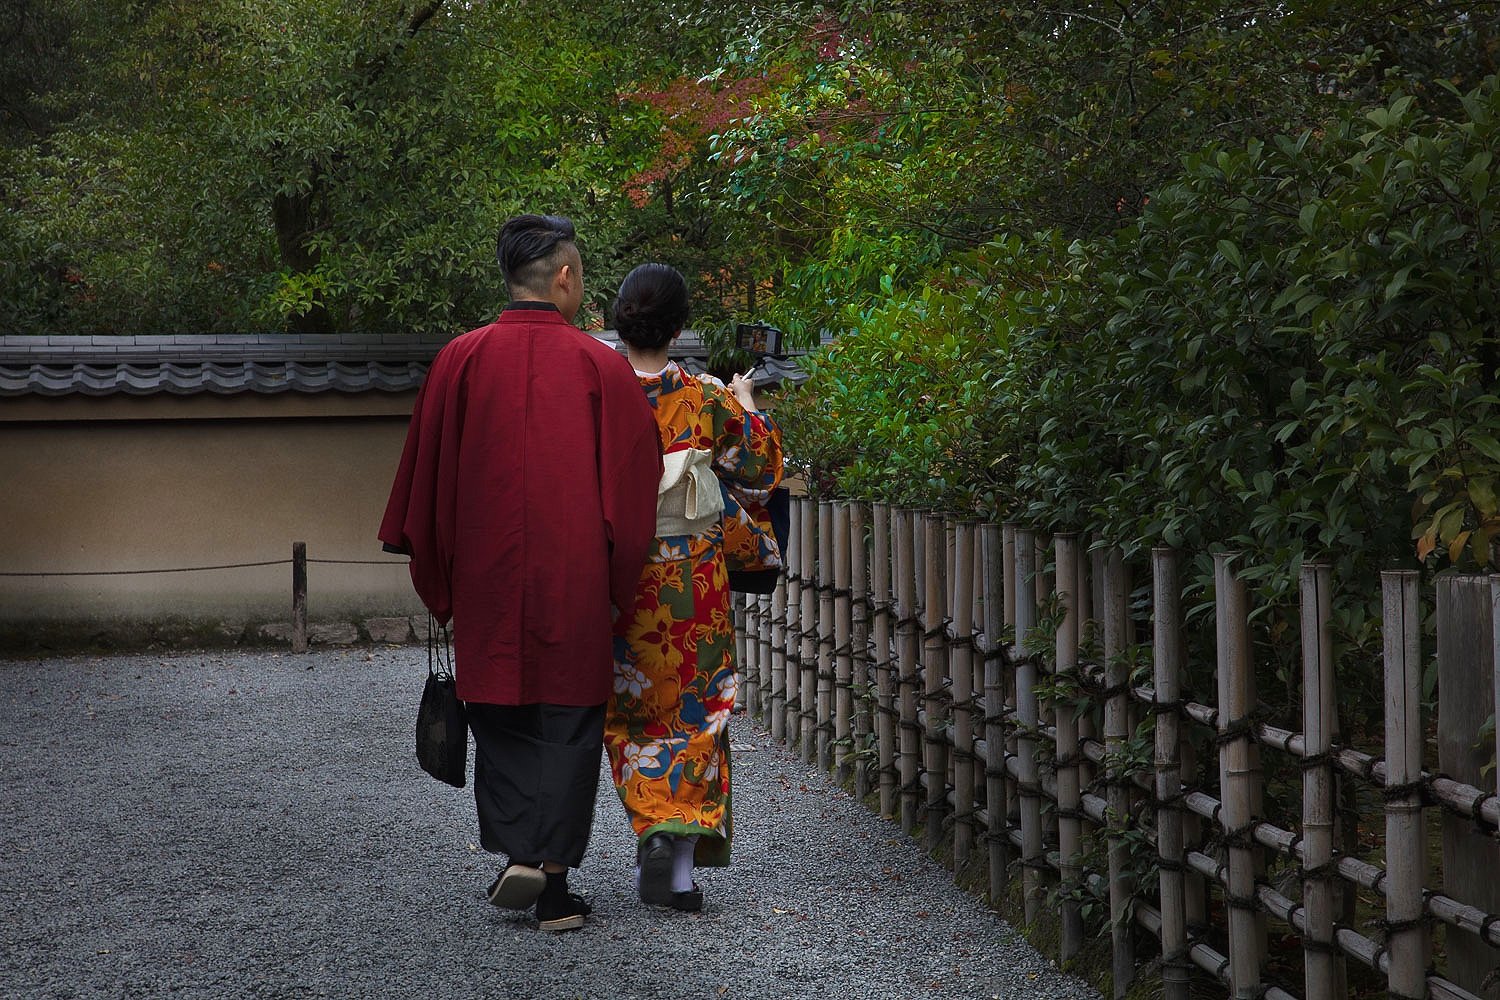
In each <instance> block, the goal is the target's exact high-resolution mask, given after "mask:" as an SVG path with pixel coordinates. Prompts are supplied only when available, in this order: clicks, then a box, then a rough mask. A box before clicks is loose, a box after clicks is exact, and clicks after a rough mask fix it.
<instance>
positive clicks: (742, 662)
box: [729, 594, 759, 710]
mask: <svg viewBox="0 0 1500 1000" xmlns="http://www.w3.org/2000/svg"><path fill="white" fill-rule="evenodd" d="M749 601H750V598H749V595H747V594H732V595H731V597H730V602H729V606H730V616H731V619H732V621H733V623H734V672H735V674H736V675H737V676H736V683H735V685H734V707H735V709H736V710H748V709H749V708H750V705H751V702H752V701H753V700H754V699H753V698H752V695H753V694H754V693H755V692H754V687H755V685H756V684H757V683H759V679H758V677H753V676H752V674H753V671H752V669H751V668H752V663H751V658H750V650H751V649H753V648H755V647H754V646H752V645H751V642H752V640H751V638H750V620H751V619H750V611H749V609H748V608H747V607H746V605H747V604H748V603H749Z"/></svg>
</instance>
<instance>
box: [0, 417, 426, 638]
mask: <svg viewBox="0 0 1500 1000" xmlns="http://www.w3.org/2000/svg"><path fill="white" fill-rule="evenodd" d="M412 398H413V397H412V394H409V393H405V394H389V395H386V394H368V393H367V394H361V395H359V396H349V397H343V398H338V397H337V395H336V394H325V395H319V396H304V397H297V396H292V395H289V394H288V395H284V396H277V397H251V396H236V397H215V398H208V397H162V396H153V397H139V398H130V397H120V396H111V397H104V398H94V399H90V398H86V397H66V398H57V399H24V400H6V401H3V403H0V484H3V485H0V573H46V574H59V573H84V572H91V571H99V570H103V571H110V572H112V573H118V572H119V571H122V570H142V569H174V570H176V569H181V568H185V567H197V566H218V565H224V564H235V563H257V562H279V561H289V560H290V558H291V550H292V543H293V542H294V541H305V542H306V543H307V550H308V557H309V559H310V560H318V559H344V560H380V561H382V563H383V564H382V565H322V564H318V563H316V562H314V563H313V565H311V566H309V568H308V595H309V596H308V614H309V617H310V618H311V619H313V620H325V621H327V620H346V619H349V618H353V617H369V616H372V615H401V614H411V613H416V612H420V610H421V606H420V604H419V603H418V602H417V601H416V599H415V597H414V596H413V594H412V591H411V584H410V580H409V578H408V576H407V572H406V567H405V562H404V560H402V559H400V557H395V556H388V555H385V554H383V553H382V552H381V550H380V543H379V542H378V541H377V540H376V539H375V532H376V529H377V527H378V525H379V521H380V516H381V513H382V512H383V510H384V508H385V501H386V496H387V492H388V490H389V489H390V481H391V476H392V474H393V472H394V470H395V467H396V462H397V459H398V458H399V456H400V452H401V445H402V441H403V439H404V436H405V432H406V423H407V417H408V415H409V413H410V410H411V404H412ZM290 609H291V567H290V565H287V564H280V565H272V566H261V567H247V568H237V569H222V570H206V571H200V572H170V573H153V574H133V575H86V576H31V577H16V576H0V623H7V624H15V623H25V622H33V621H50V622H58V621H66V622H75V621H76V622H80V623H85V624H90V625H93V624H103V623H108V622H111V621H119V620H135V621H139V620H157V619H188V620H199V619H201V620H206V621H222V622H247V621H286V620H287V619H289V617H290Z"/></svg>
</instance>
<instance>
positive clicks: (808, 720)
mask: <svg viewBox="0 0 1500 1000" xmlns="http://www.w3.org/2000/svg"><path fill="white" fill-rule="evenodd" d="M801 552H802V555H801V560H802V632H801V639H802V650H801V654H800V656H799V657H798V664H799V665H800V667H801V668H802V669H801V674H802V677H801V679H800V680H799V681H798V685H797V692H798V694H799V695H800V696H801V708H800V710H799V712H798V718H797V743H798V750H799V751H800V755H801V759H802V763H804V764H810V763H812V759H813V750H814V747H815V745H816V742H817V738H816V724H815V720H816V718H817V709H818V625H819V622H818V583H819V580H818V574H817V561H818V505H817V504H815V503H814V502H813V501H812V500H810V499H804V500H803V501H802V548H801Z"/></svg>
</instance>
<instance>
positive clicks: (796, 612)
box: [778, 496, 805, 747]
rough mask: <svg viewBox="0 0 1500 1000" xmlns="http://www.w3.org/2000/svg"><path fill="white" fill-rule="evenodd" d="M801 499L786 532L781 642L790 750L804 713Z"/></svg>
mask: <svg viewBox="0 0 1500 1000" xmlns="http://www.w3.org/2000/svg"><path fill="white" fill-rule="evenodd" d="M804 507H805V504H804V503H803V498H802V497H800V496H799V497H793V498H792V502H791V509H790V514H791V519H790V524H789V526H788V531H787V550H788V552H787V564H786V566H787V569H786V628H785V629H784V630H783V633H782V638H783V640H784V641H785V654H784V655H783V656H782V691H783V695H782V700H781V736H780V737H778V738H781V739H785V740H786V744H787V746H788V747H790V746H792V744H794V743H796V742H797V720H798V718H799V717H800V715H801V712H802V588H803V586H804V583H803V576H802V511H803V509H804Z"/></svg>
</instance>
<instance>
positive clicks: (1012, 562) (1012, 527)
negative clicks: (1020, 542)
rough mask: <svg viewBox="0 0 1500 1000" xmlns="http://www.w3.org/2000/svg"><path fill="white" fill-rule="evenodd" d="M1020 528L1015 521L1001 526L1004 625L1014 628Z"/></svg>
mask: <svg viewBox="0 0 1500 1000" xmlns="http://www.w3.org/2000/svg"><path fill="white" fill-rule="evenodd" d="M1019 528H1020V526H1019V525H1017V524H1016V523H1015V522H1014V521H1007V522H1005V523H1004V524H1002V525H1001V526H1000V533H1001V538H1002V540H1003V544H1004V557H1005V592H1004V594H1002V595H1001V601H1002V602H1003V605H1002V606H1003V607H1004V609H1005V622H1004V624H1006V625H1008V626H1012V627H1014V625H1015V624H1016V532H1017V531H1018V530H1019Z"/></svg>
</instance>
